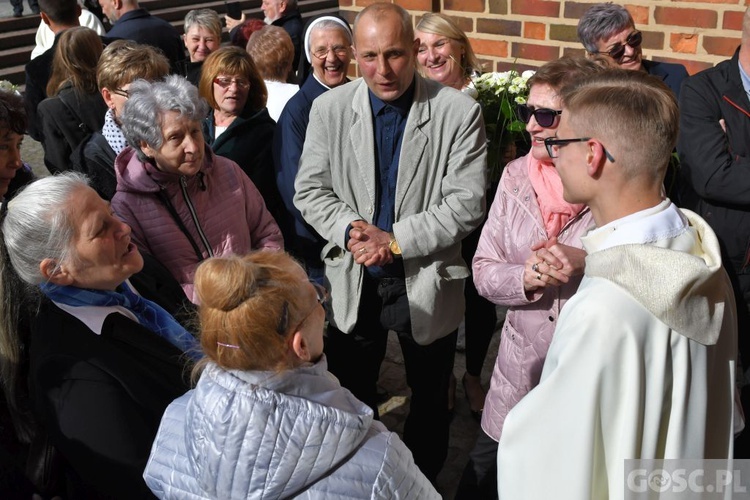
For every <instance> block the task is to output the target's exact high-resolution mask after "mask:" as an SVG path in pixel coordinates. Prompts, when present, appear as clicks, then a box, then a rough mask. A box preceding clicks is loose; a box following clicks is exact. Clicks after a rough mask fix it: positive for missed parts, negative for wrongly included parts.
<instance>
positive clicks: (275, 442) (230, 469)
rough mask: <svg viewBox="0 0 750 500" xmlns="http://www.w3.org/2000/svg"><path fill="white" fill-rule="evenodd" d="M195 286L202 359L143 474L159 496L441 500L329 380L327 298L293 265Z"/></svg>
mask: <svg viewBox="0 0 750 500" xmlns="http://www.w3.org/2000/svg"><path fill="white" fill-rule="evenodd" d="M195 285H196V291H197V293H198V296H199V297H200V302H201V305H200V307H199V319H200V329H201V345H202V347H203V352H204V353H205V358H204V359H203V361H201V362H199V364H198V365H197V370H196V371H198V370H202V373H200V379H199V380H198V383H197V385H196V387H195V389H194V390H192V391H190V392H188V393H187V394H185V395H184V396H182V397H181V398H179V399H177V400H175V401H174V402H173V403H172V404H171V405H170V406H169V408H168V409H167V411H166V412H165V414H164V418H163V419H162V424H161V427H160V429H159V433H158V434H157V437H156V440H155V442H154V446H153V449H152V451H151V457H150V459H149V462H148V465H147V466H146V471H145V474H144V476H145V478H146V483H147V484H148V485H149V487H150V488H151V490H152V491H153V493H154V494H155V495H156V496H157V497H159V498H178V497H179V498H184V497H186V496H187V497H190V498H195V499H199V498H201V499H202V498H206V499H207V498H223V499H234V498H237V499H240V498H242V499H244V498H291V497H298V496H299V497H305V498H349V499H371V498H372V499H374V498H425V499H431V498H435V499H438V498H440V496H439V495H438V493H437V492H436V491H435V490H434V488H433V487H432V485H431V484H430V483H429V481H428V480H427V479H426V478H425V477H424V475H422V473H421V472H420V471H419V469H418V468H417V466H416V465H415V464H414V460H413V459H412V456H411V453H410V452H409V451H408V450H407V448H406V446H405V445H404V444H403V442H401V440H400V439H399V438H398V436H397V435H396V434H394V433H392V432H389V431H388V430H387V429H386V428H385V426H383V425H382V424H381V423H380V422H377V421H375V420H373V412H372V410H371V409H370V408H369V407H367V406H366V405H365V404H364V403H362V402H361V401H359V400H357V399H355V398H354V396H352V394H351V393H350V392H349V391H348V390H346V389H344V388H342V387H341V385H340V384H339V382H338V381H337V380H336V378H335V377H333V376H332V375H331V374H330V373H329V372H328V371H327V364H326V358H325V356H324V355H323V328H324V323H325V316H326V314H325V309H324V307H323V305H324V304H323V303H324V301H325V299H326V293H325V289H324V288H322V287H321V286H319V285H316V284H314V283H312V282H310V281H309V280H308V277H307V275H306V273H305V271H304V270H303V269H302V267H301V266H300V265H299V264H297V263H296V262H295V261H294V260H293V259H292V258H291V257H289V256H288V255H287V254H284V253H281V252H276V253H271V252H256V253H253V254H250V255H247V256H244V257H239V256H233V257H225V258H215V259H210V260H208V261H206V262H205V263H203V264H202V265H201V266H200V267H199V268H198V272H197V273H196V278H195Z"/></svg>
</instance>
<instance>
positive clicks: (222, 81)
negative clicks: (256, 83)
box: [214, 77, 250, 89]
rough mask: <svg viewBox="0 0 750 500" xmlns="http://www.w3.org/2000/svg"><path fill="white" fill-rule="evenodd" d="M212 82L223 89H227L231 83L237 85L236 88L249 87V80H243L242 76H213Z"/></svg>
mask: <svg viewBox="0 0 750 500" xmlns="http://www.w3.org/2000/svg"><path fill="white" fill-rule="evenodd" d="M214 83H215V84H216V85H218V86H219V87H221V88H223V89H228V88H229V86H230V85H232V84H233V83H234V84H235V85H237V88H238V89H248V88H250V82H249V81H247V80H245V79H244V78H224V77H217V78H214Z"/></svg>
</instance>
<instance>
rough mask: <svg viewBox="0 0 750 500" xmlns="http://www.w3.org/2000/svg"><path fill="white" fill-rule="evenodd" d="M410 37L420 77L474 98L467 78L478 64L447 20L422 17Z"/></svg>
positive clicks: (461, 33)
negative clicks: (415, 42) (416, 43)
mask: <svg viewBox="0 0 750 500" xmlns="http://www.w3.org/2000/svg"><path fill="white" fill-rule="evenodd" d="M414 36H415V37H416V38H418V39H419V52H418V53H417V62H418V63H419V71H420V73H421V74H422V76H424V77H425V78H429V79H430V80H435V81H438V82H440V83H442V84H443V85H446V86H448V87H453V88H454V89H456V90H461V91H463V92H466V93H468V94H469V95H471V96H472V97H474V98H476V97H477V94H476V89H475V88H474V86H473V84H472V82H471V77H472V75H474V74H475V73H478V72H479V71H480V70H481V67H482V65H481V64H480V63H479V60H478V59H477V56H476V55H474V50H473V49H472V48H471V44H470V43H469V38H468V37H467V36H466V33H464V31H463V30H462V29H461V28H459V27H458V25H457V24H456V23H455V22H454V21H453V20H452V19H451V18H450V17H448V16H446V15H445V14H439V13H430V14H425V15H424V16H423V17H422V19H420V21H419V23H417V26H416V28H414Z"/></svg>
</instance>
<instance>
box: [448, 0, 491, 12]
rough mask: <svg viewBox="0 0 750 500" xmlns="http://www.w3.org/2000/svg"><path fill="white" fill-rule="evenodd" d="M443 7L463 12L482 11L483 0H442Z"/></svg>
mask: <svg viewBox="0 0 750 500" xmlns="http://www.w3.org/2000/svg"><path fill="white" fill-rule="evenodd" d="M443 8H444V9H445V10H460V11H463V12H484V0H444V1H443Z"/></svg>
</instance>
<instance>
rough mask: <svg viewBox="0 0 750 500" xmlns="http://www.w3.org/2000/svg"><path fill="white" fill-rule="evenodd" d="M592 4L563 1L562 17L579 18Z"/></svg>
mask: <svg viewBox="0 0 750 500" xmlns="http://www.w3.org/2000/svg"><path fill="white" fill-rule="evenodd" d="M592 5H593V4H590V3H578V2H565V9H564V12H563V17H564V18H566V19H580V18H581V16H583V13H584V12H586V11H587V10H589V9H590V8H591V6H592Z"/></svg>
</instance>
